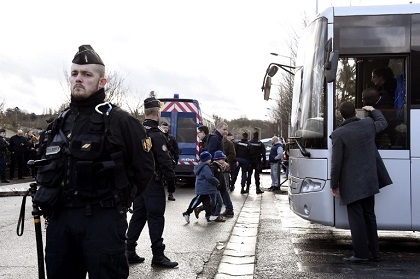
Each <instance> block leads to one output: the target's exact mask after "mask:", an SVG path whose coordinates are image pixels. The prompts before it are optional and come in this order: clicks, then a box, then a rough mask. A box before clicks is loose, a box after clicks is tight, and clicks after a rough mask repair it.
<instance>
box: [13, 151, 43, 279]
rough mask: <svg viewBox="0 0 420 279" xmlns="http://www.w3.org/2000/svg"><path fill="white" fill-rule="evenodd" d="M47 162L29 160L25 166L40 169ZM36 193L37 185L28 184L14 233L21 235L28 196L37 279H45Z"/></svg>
mask: <svg viewBox="0 0 420 279" xmlns="http://www.w3.org/2000/svg"><path fill="white" fill-rule="evenodd" d="M48 161H49V160H46V159H42V160H35V161H34V160H29V161H28V163H27V165H28V167H29V168H35V167H40V166H43V165H46V164H47V163H48ZM36 191H37V183H36V182H35V183H31V184H29V189H28V191H27V192H26V193H25V195H24V196H23V199H22V205H21V208H20V214H19V220H18V224H17V229H16V233H17V235H18V236H21V235H22V234H23V229H24V222H25V205H26V197H27V196H28V195H30V196H31V198H32V216H34V225H35V237H36V250H37V256H38V278H40V279H45V269H44V251H43V249H44V246H43V244H42V231H41V216H42V211H41V209H39V207H38V206H37V205H36V203H35V202H34V197H35V194H36Z"/></svg>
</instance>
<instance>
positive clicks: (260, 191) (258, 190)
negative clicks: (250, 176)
mask: <svg viewBox="0 0 420 279" xmlns="http://www.w3.org/2000/svg"><path fill="white" fill-rule="evenodd" d="M256 193H257V194H262V193H264V191H263V190H261V189H260V187H259V186H258V187H257V191H256Z"/></svg>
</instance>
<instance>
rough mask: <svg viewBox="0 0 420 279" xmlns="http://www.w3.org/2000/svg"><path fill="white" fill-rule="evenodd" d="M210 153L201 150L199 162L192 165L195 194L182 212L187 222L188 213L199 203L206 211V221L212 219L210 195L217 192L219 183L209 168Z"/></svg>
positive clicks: (188, 218) (188, 219) (188, 220)
mask: <svg viewBox="0 0 420 279" xmlns="http://www.w3.org/2000/svg"><path fill="white" fill-rule="evenodd" d="M211 159H212V157H211V154H210V153H209V152H207V151H203V152H201V154H200V163H199V164H198V165H196V166H194V174H195V176H196V178H195V194H196V196H195V197H194V198H193V199H192V200H191V202H190V205H189V206H188V209H187V211H185V212H184V213H182V216H184V219H185V221H186V222H187V223H189V222H190V214H191V213H192V212H193V210H194V208H196V207H197V206H198V205H199V204H200V203H202V204H203V207H204V210H205V212H206V219H207V221H214V219H216V218H217V217H216V218H214V219H213V220H212V218H210V217H213V216H212V206H211V201H210V195H214V194H218V192H219V190H217V186H218V185H219V184H220V182H219V180H218V179H217V178H216V177H214V175H213V172H212V170H211V168H210V162H211Z"/></svg>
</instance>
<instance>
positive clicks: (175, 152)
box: [160, 122, 181, 201]
mask: <svg viewBox="0 0 420 279" xmlns="http://www.w3.org/2000/svg"><path fill="white" fill-rule="evenodd" d="M160 128H161V129H162V132H163V134H164V135H165V137H166V141H167V142H168V145H167V146H168V150H169V154H170V155H171V158H172V164H173V168H174V170H175V166H176V165H177V164H178V160H179V154H181V150H180V149H179V146H178V142H177V141H176V139H175V137H174V136H173V135H172V134H171V133H170V132H169V124H168V123H167V122H162V123H160ZM174 192H175V188H169V187H168V200H169V201H175V197H174Z"/></svg>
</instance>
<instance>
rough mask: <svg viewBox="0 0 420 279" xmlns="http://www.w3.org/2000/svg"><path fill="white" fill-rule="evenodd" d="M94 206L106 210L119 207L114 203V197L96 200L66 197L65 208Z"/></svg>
mask: <svg viewBox="0 0 420 279" xmlns="http://www.w3.org/2000/svg"><path fill="white" fill-rule="evenodd" d="M92 205H99V206H100V207H105V208H108V207H116V206H118V204H117V203H116V202H115V201H114V198H113V197H108V198H104V199H100V200H96V199H81V198H71V197H69V196H67V195H65V197H64V202H63V206H64V207H86V206H92Z"/></svg>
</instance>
